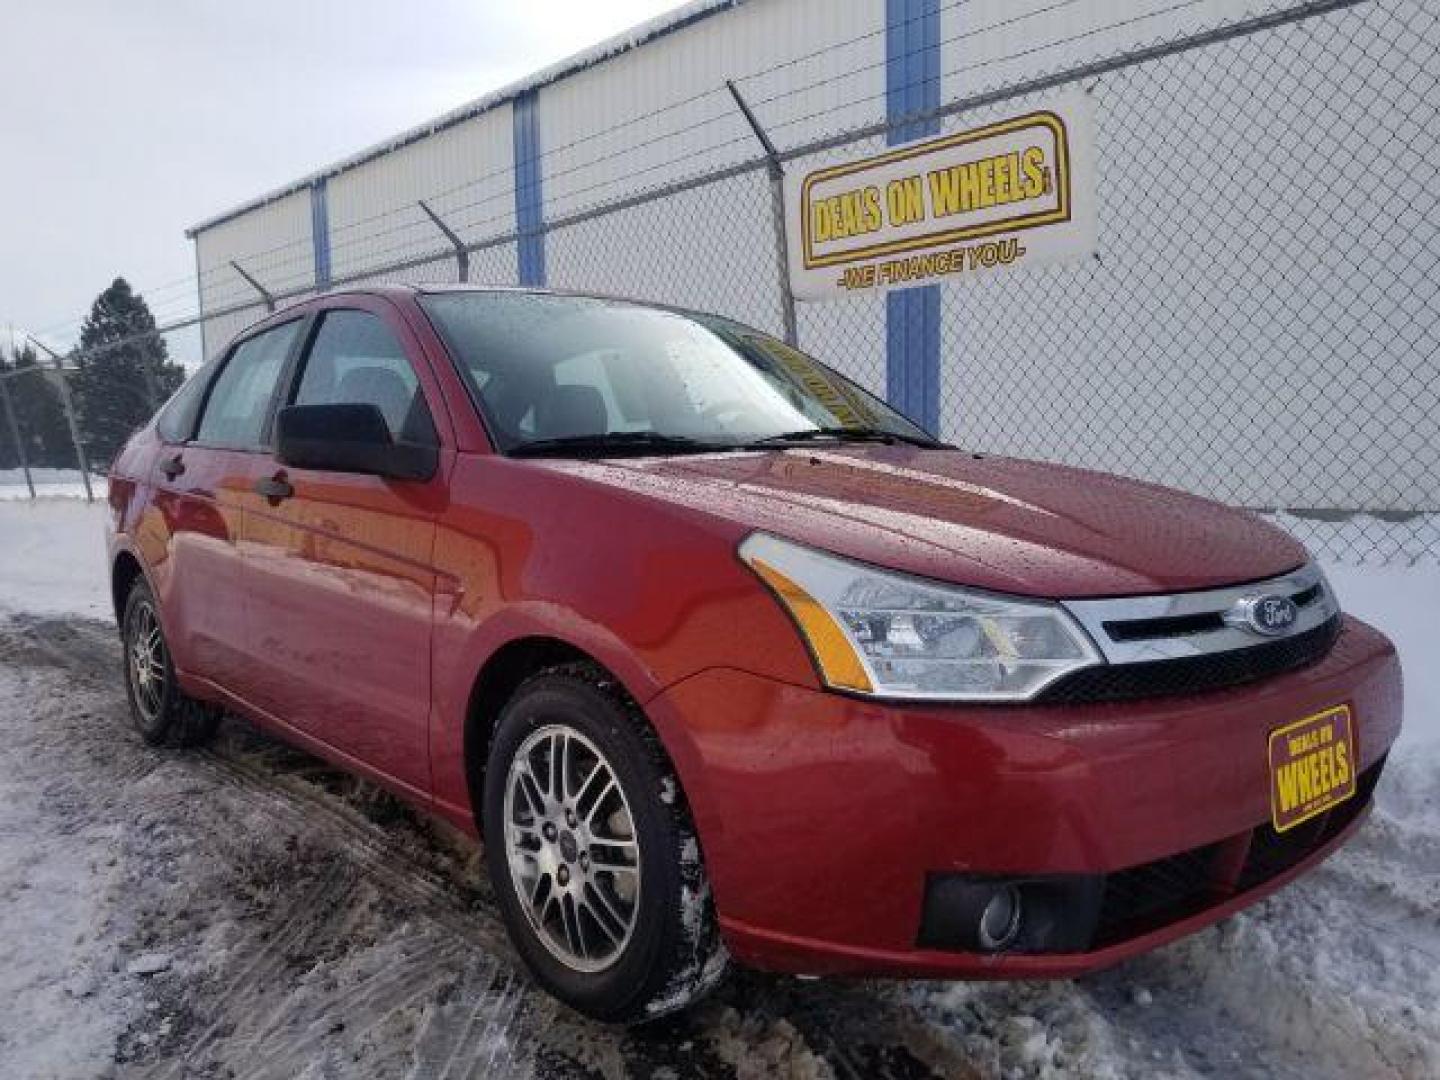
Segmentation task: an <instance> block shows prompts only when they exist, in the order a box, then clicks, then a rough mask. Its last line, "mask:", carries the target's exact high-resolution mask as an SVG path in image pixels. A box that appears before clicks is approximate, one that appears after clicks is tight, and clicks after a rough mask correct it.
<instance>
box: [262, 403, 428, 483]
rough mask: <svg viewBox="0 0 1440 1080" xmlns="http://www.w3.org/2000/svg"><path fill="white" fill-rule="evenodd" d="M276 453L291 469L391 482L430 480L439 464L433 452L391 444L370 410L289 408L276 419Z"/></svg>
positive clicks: (386, 428) (375, 413)
mask: <svg viewBox="0 0 1440 1080" xmlns="http://www.w3.org/2000/svg"><path fill="white" fill-rule="evenodd" d="M275 449H276V456H277V457H278V458H279V459H280V463H281V464H282V465H289V466H291V467H292V468H296V469H320V470H323V471H326V472H351V473H368V474H370V475H372V476H385V477H389V478H391V479H394V480H428V479H430V477H432V476H434V475H435V470H436V469H437V468H438V467H439V464H440V454H439V451H437V450H436V449H435V447H433V446H420V445H418V444H416V443H397V442H395V441H394V440H392V439H391V438H390V428H389V426H388V425H387V424H386V423H385V417H384V416H383V415H381V413H380V410H379V409H377V408H376V407H375V406H374V405H370V404H363V405H362V404H358V403H356V404H349V403H344V404H334V405H290V406H287V407H286V408H283V409H281V410H280V415H279V416H277V417H276V419H275Z"/></svg>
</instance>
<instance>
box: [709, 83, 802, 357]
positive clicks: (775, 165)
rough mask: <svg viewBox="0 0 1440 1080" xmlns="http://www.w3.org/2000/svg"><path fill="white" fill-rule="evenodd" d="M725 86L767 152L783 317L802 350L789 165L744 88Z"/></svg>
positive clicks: (793, 342) (788, 336) (787, 337)
mask: <svg viewBox="0 0 1440 1080" xmlns="http://www.w3.org/2000/svg"><path fill="white" fill-rule="evenodd" d="M725 85H726V86H727V87H729V88H730V95H731V96H732V97H733V98H734V99H735V104H736V105H738V106H739V107H740V112H741V113H743V114H744V116H745V122H746V123H747V124H749V125H750V130H751V131H753V132H754V133H755V138H757V139H759V140H760V145H761V147H762V148H763V149H764V150H765V171H766V172H767V173H768V174H769V176H770V212H771V215H772V217H773V218H774V222H775V257H776V260H777V262H778V263H779V264H780V265H779V268H778V269H779V271H780V314H781V317H782V318H783V319H784V321H785V341H786V342H787V343H788V344H790V345H792V346H795V347H796V348H798V347H799V345H800V332H799V329H798V328H797V326H796V324H795V294H794V292H792V291H791V289H790V240H789V238H788V237H787V236H786V234H785V166H784V165H782V164H781V163H780V154H779V152H778V151H777V150H776V149H775V144H774V143H772V142H771V141H770V136H769V135H767V134H766V133H765V129H764V128H763V127H761V126H760V121H759V120H758V119H756V117H755V114H754V113H753V112H751V111H750V106H749V105H748V104H747V103H746V101H745V99H744V98H743V97H741V96H740V88H739V87H738V86H736V85H735V83H734V82H733V81H732V80H730V79H726V80H725Z"/></svg>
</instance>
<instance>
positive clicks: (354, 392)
mask: <svg viewBox="0 0 1440 1080" xmlns="http://www.w3.org/2000/svg"><path fill="white" fill-rule="evenodd" d="M291 404H293V405H340V404H345V405H356V404H362V405H374V406H375V407H376V408H377V409H379V410H380V415H381V416H383V417H384V418H385V423H386V425H387V426H388V427H389V428H390V437H391V438H392V439H393V440H394V441H395V442H408V443H419V444H421V445H424V446H434V445H436V443H437V440H436V437H435V425H434V423H433V422H432V421H431V418H430V409H429V406H427V405H426V404H425V394H424V392H423V391H422V390H421V389H420V380H419V379H418V378H417V377H416V375H415V369H414V368H413V367H412V366H411V364H410V358H409V357H407V356H406V355H405V350H404V349H403V348H402V347H401V345H400V342H399V341H397V340H396V339H395V335H394V334H392V333H391V332H390V329H389V327H387V326H386V325H385V323H384V320H382V319H380V318H379V317H378V316H376V315H372V314H370V312H368V311H351V310H339V311H327V312H326V313H325V316H324V318H323V319H322V320H321V322H320V329H319V330H318V331H317V332H316V334H315V337H314V340H313V341H312V342H311V343H310V349H309V352H308V354H307V355H306V359H305V368H304V371H303V373H302V374H301V377H300V386H299V388H298V389H297V390H296V391H295V398H294V401H292V402H291Z"/></svg>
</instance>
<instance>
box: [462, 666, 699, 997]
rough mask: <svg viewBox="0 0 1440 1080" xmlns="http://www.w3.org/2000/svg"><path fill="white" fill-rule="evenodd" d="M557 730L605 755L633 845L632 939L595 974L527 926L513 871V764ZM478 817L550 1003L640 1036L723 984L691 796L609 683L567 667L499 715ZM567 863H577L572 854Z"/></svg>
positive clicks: (590, 669) (593, 671) (511, 916)
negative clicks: (509, 797)
mask: <svg viewBox="0 0 1440 1080" xmlns="http://www.w3.org/2000/svg"><path fill="white" fill-rule="evenodd" d="M557 727H558V728H564V729H568V730H570V731H572V732H575V733H578V734H579V735H580V736H581V737H582V738H583V739H584V740H588V741H589V743H590V744H591V745H592V747H593V748H594V749H597V750H598V751H600V753H602V754H603V756H604V759H605V764H607V765H608V766H609V768H610V771H611V772H612V773H613V776H614V779H615V781H616V783H617V784H618V787H619V789H620V792H621V794H622V795H623V798H624V800H625V803H626V804H628V806H627V809H628V814H629V821H630V823H632V835H633V836H634V838H635V840H636V841H637V842H638V849H639V854H638V865H639V879H638V881H639V885H638V890H637V891H638V899H637V900H636V901H635V903H634V904H633V906H632V907H631V908H630V917H631V919H632V922H631V926H630V929H629V930H628V937H627V940H626V941H625V942H624V943H623V944H622V945H620V946H619V947H618V948H617V949H616V951H615V953H614V955H613V957H612V958H610V959H608V960H606V961H604V962H607V963H608V964H609V966H607V967H605V968H603V970H598V971H584V970H576V968H575V967H573V966H571V965H570V964H568V963H566V962H565V961H564V959H563V958H561V957H559V956H557V955H556V954H555V953H553V952H552V951H551V949H552V947H551V946H547V944H546V943H545V941H544V940H542V938H541V936H540V933H541V931H539V930H537V929H536V927H535V926H533V925H532V923H531V917H530V916H527V914H526V912H527V910H529V905H528V903H527V901H526V900H525V899H522V897H521V895H520V893H519V891H518V886H517V883H516V880H515V876H514V875H512V872H511V867H510V857H509V855H508V849H509V847H510V843H511V833H512V830H511V827H510V825H509V823H508V822H507V821H506V819H505V812H506V789H507V786H508V785H509V783H510V776H511V773H510V770H511V764H512V762H514V761H515V759H516V757H517V755H518V754H519V753H520V752H521V751H522V749H523V748H524V747H525V745H526V743H527V740H530V739H532V737H534V736H537V735H539V736H542V737H543V735H544V732H545V731H552V730H554V729H556V728H557ZM583 749H584V748H583V747H582V752H583ZM597 801H598V800H597ZM578 802H579V798H578V796H577V805H578ZM521 814H522V816H525V815H526V814H528V809H527V810H525V811H522V812H521ZM483 815H484V817H483V821H484V823H485V829H484V832H485V837H486V843H485V857H486V862H487V864H488V866H489V869H490V876H491V880H492V882H493V884H494V888H495V895H496V898H497V901H498V903H499V906H500V910H501V914H502V916H503V918H504V920H505V924H506V927H507V929H508V930H509V932H510V938H511V940H512V941H513V942H514V944H515V947H516V949H517V950H518V951H519V952H520V955H521V956H522V958H523V959H524V960H525V962H526V964H527V965H528V967H529V968H530V971H531V972H532V974H533V975H534V976H535V978H536V980H537V981H538V982H539V983H540V984H541V986H543V987H544V988H545V989H546V990H547V991H549V992H550V993H551V994H552V995H554V996H555V997H557V998H559V999H560V1000H561V1001H563V1002H565V1003H566V1004H567V1005H569V1006H571V1007H572V1008H574V1009H575V1010H577V1011H578V1012H581V1013H583V1014H585V1015H586V1016H588V1017H590V1018H592V1019H595V1020H600V1021H603V1022H607V1023H620V1024H636V1023H642V1022H646V1021H649V1020H654V1019H657V1018H659V1017H661V1016H663V1015H665V1014H667V1013H671V1012H675V1011H677V1010H679V1009H683V1008H685V1007H686V1006H688V1005H690V1004H691V1003H692V1002H694V1001H696V1000H698V999H699V998H700V997H702V996H703V995H704V994H706V993H707V992H709V990H711V989H712V988H713V987H714V986H715V985H716V984H718V983H719V982H720V980H721V979H722V978H723V976H724V975H725V973H726V970H727V966H728V956H727V954H726V952H725V948H724V945H723V944H722V942H721V940H720V935H719V932H718V929H717V926H716V921H715V911H714V904H713V903H712V902H711V898H710V886H709V882H708V880H707V879H706V876H705V867H704V862H703V859H702V857H701V854H700V846H699V841H698V839H697V837H696V834H695V829H694V825H693V824H692V823H691V820H690V813H689V809H688V807H687V806H686V804H685V799H684V795H683V793H682V792H681V789H680V785H679V783H678V781H677V780H676V777H675V774H674V770H673V769H672V768H671V766H670V763H669V760H668V758H667V757H666V755H665V752H664V750H663V749H662V747H661V746H660V743H659V740H658V739H657V738H656V737H655V734H654V732H653V730H652V729H651V728H650V725H649V722H648V721H647V720H646V719H645V716H644V714H643V713H642V712H641V711H640V709H639V708H638V707H637V706H636V705H635V704H634V703H633V702H632V701H631V700H630V698H629V697H628V695H626V694H625V692H624V690H623V689H622V688H621V687H620V686H619V685H618V683H617V682H616V681H615V679H614V678H613V677H611V676H610V675H608V674H607V673H606V672H604V671H603V670H601V669H599V668H597V667H595V666H594V665H592V664H567V665H564V666H561V667H556V668H551V669H548V670H546V671H544V672H541V673H539V674H537V675H534V676H532V677H531V678H529V679H527V680H526V681H525V682H524V683H523V684H521V686H520V688H519V689H518V690H517V691H516V692H515V694H514V696H513V697H511V699H510V700H509V702H507V703H506V705H505V707H504V709H503V710H502V711H501V714H500V718H499V722H498V724H497V726H496V731H495V736H494V739H493V740H492V743H491V748H490V755H489V764H488V766H487V769H486V773H485V791H484V805H483ZM536 839H537V842H538V838H536ZM596 842H597V843H598V844H601V845H603V844H604V841H603V840H599V841H596ZM582 843H583V842H582ZM555 850H556V851H559V850H560V848H559V846H558V844H557V845H556V848H555ZM589 850H590V851H592V852H597V851H600V850H602V848H598V847H597V848H590V849H589ZM567 857H577V856H575V855H574V851H573V845H572V850H571V852H570V855H569V856H567ZM575 865H579V864H575ZM610 880H611V881H612V882H613V881H614V880H615V879H614V877H612V878H611V879H610ZM580 887H581V888H582V889H583V888H585V886H583V885H582V886H580ZM536 891H537V893H538V892H539V890H538V889H537V890H536ZM595 906H596V907H598V905H595ZM561 918H562V920H563V919H564V915H563V914H562V915H561ZM576 921H577V923H578V921H579V916H576ZM565 925H566V933H567V936H568V933H569V924H568V923H566V924H565ZM599 940H600V941H601V942H602V944H604V943H605V941H604V939H603V938H600V939H599ZM610 947H611V948H615V946H614V944H613V943H610Z"/></svg>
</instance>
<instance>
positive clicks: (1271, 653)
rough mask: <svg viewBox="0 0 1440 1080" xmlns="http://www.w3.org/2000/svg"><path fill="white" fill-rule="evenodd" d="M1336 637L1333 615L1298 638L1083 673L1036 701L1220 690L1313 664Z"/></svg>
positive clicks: (1336, 620)
mask: <svg viewBox="0 0 1440 1080" xmlns="http://www.w3.org/2000/svg"><path fill="white" fill-rule="evenodd" d="M1339 636H1340V617H1339V616H1338V615H1337V616H1335V617H1334V618H1332V619H1329V620H1327V621H1326V622H1323V623H1321V624H1320V625H1319V626H1317V627H1315V628H1314V629H1311V630H1307V631H1305V632H1304V633H1303V634H1296V635H1295V636H1294V637H1288V638H1282V639H1280V640H1278V641H1267V642H1265V643H1263V644H1260V645H1251V646H1249V647H1248V648H1244V649H1233V650H1231V651H1230V652H1220V653H1206V654H1203V655H1199V656H1187V657H1183V658H1180V659H1176V660H1147V661H1142V662H1141V663H1138V664H1106V665H1102V666H1100V667H1092V668H1085V669H1084V670H1082V671H1076V672H1072V673H1071V674H1069V675H1067V676H1065V677H1064V678H1063V679H1060V680H1058V681H1057V682H1055V683H1053V684H1052V685H1051V686H1049V687H1048V688H1046V689H1045V690H1044V691H1043V692H1042V693H1041V694H1040V695H1039V696H1038V697H1037V698H1036V699H1035V700H1037V701H1040V702H1046V703H1051V704H1065V705H1070V704H1080V703H1083V702H1091V701H1133V700H1136V699H1139V698H1154V697H1167V696H1170V695H1174V694H1196V693H1202V692H1204V691H1208V690H1224V689H1227V688H1228V687H1232V686H1242V685H1244V684H1245V683H1251V682H1256V681H1258V680H1260V679H1268V678H1271V677H1273V676H1275V675H1281V674H1284V673H1285V672H1287V671H1295V670H1296V669H1298V668H1302V667H1306V666H1308V665H1310V664H1313V663H1315V662H1316V661H1318V660H1321V659H1323V658H1324V657H1325V656H1326V654H1328V653H1329V652H1330V649H1331V648H1332V647H1333V646H1334V644H1335V639H1336V638H1338V637H1339Z"/></svg>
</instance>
